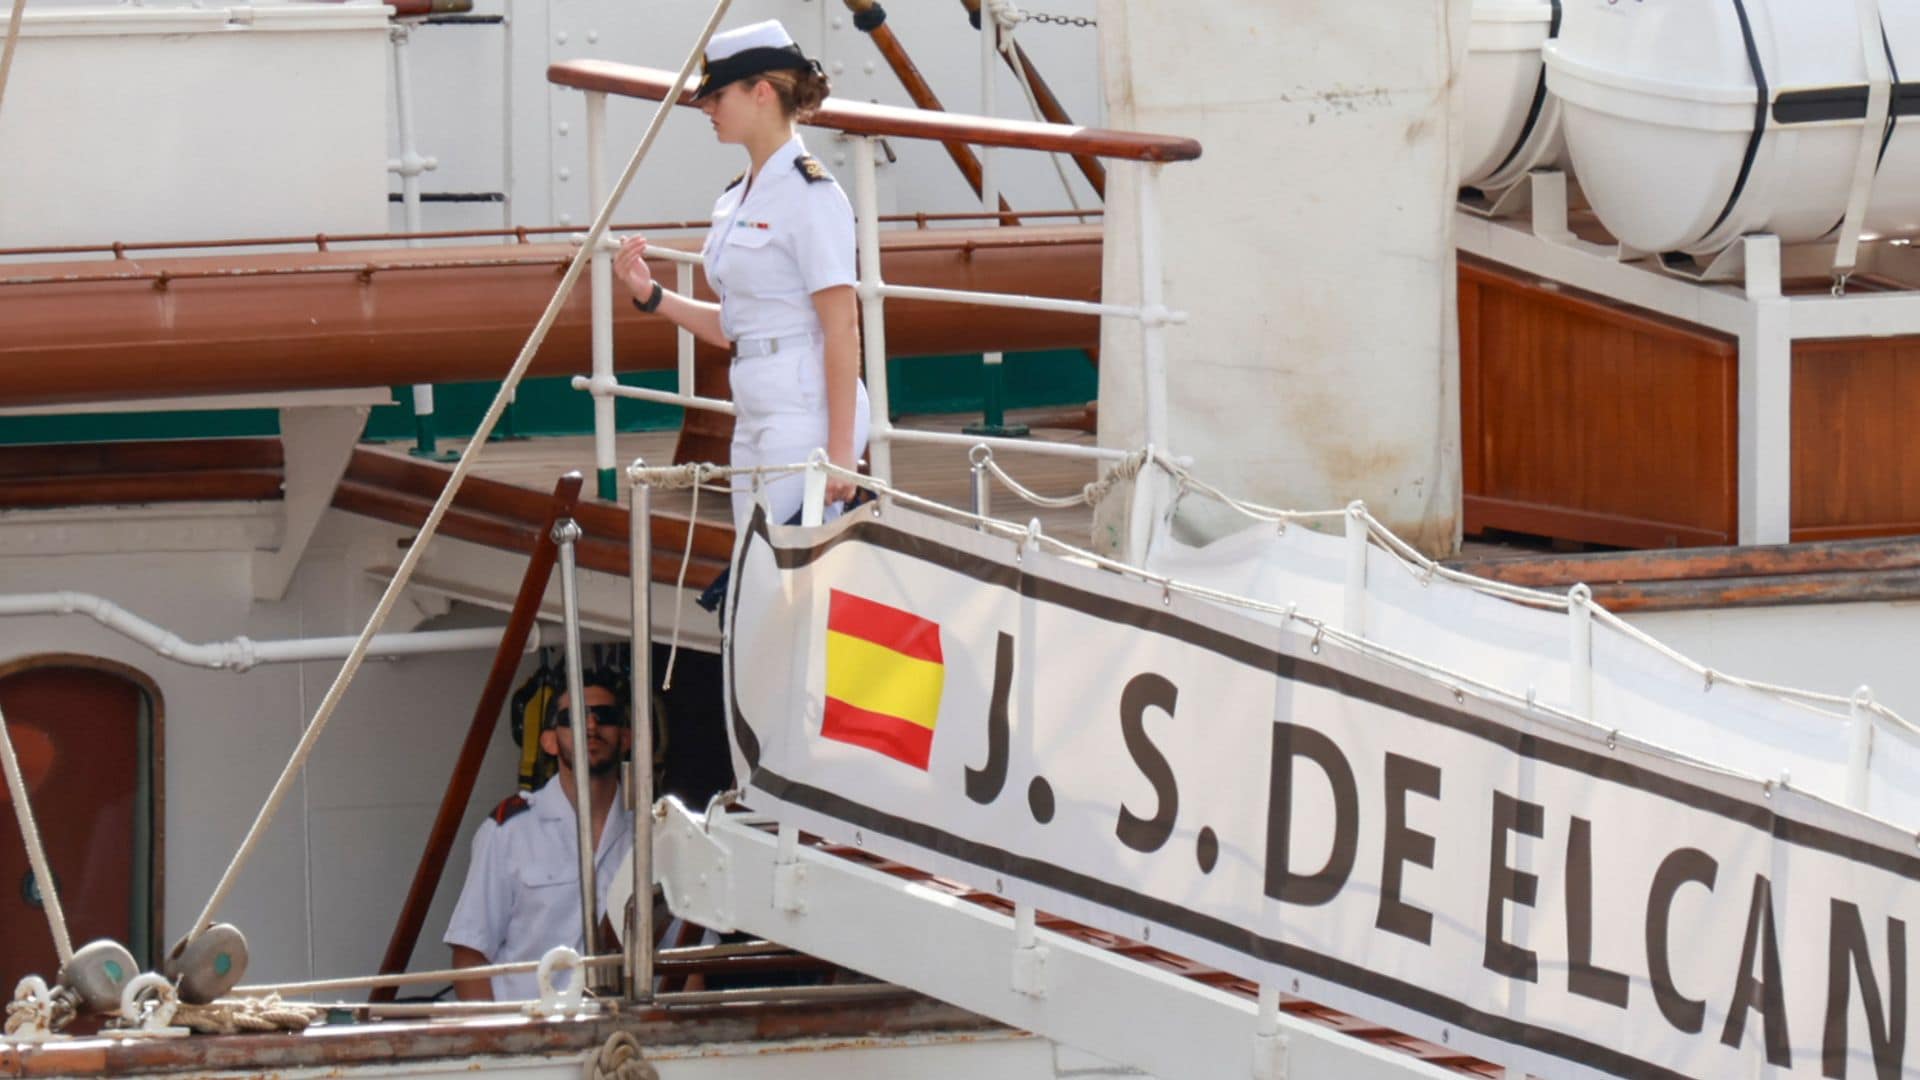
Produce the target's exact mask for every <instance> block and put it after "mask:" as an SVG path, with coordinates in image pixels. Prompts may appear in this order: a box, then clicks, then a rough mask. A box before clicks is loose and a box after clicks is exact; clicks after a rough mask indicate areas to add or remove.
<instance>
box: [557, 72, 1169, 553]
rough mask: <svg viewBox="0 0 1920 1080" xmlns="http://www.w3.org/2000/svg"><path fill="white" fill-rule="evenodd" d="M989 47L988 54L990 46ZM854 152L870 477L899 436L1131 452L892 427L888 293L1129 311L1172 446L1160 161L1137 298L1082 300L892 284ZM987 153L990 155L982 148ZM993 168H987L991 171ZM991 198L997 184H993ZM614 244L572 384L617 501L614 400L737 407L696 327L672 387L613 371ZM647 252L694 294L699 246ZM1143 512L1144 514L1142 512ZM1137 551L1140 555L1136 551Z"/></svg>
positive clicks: (1145, 383)
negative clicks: (699, 357)
mask: <svg viewBox="0 0 1920 1080" xmlns="http://www.w3.org/2000/svg"><path fill="white" fill-rule="evenodd" d="M988 55H991V54H990V53H989V54H988ZM586 96H587V157H588V162H589V165H588V170H587V173H588V187H589V197H590V199H591V200H592V201H593V204H594V205H596V206H597V205H600V203H601V202H603V201H604V200H605V198H606V195H607V192H606V189H605V179H604V172H605V170H604V169H603V168H602V167H601V164H600V163H601V161H602V159H603V157H604V155H605V149H606V147H605V142H606V122H605V116H606V98H607V94H606V92H604V91H598V90H588V91H586ZM849 138H850V141H851V142H852V144H853V145H852V150H853V153H852V155H851V163H852V166H853V206H854V218H855V224H856V230H855V236H856V244H857V247H858V252H859V261H860V266H859V282H858V284H857V286H856V292H857V293H858V295H859V297H860V311H861V335H860V336H861V349H862V359H863V362H864V367H865V369H866V384H867V393H868V396H869V398H870V399H871V402H872V410H873V415H872V419H871V427H870V434H869V437H868V446H867V454H868V459H869V461H870V462H871V465H872V471H873V475H874V476H876V477H878V478H879V479H880V480H882V481H883V482H886V483H888V484H890V483H891V481H892V479H893V452H892V451H893V446H894V445H895V444H896V443H902V442H919V443H928V444H939V445H954V446H962V447H972V446H976V445H987V446H992V447H999V448H1001V449H1006V450H1018V451H1023V452H1030V453H1039V454H1048V455H1053V456H1057V457H1071V458H1079V459H1083V460H1089V461H1095V462H1104V463H1108V464H1111V463H1114V462H1117V461H1120V460H1122V459H1124V458H1126V457H1127V456H1128V452H1127V451H1124V450H1117V449H1112V448H1106V447H1098V446H1075V445H1066V444H1058V443H1042V442H1037V441H1028V440H1024V439H1010V438H1001V437H993V436H978V437H976V436H961V435H951V434H947V433H943V432H931V431H919V430H914V429H907V428H899V427H895V426H894V424H893V422H892V410H891V392H890V390H889V387H888V380H887V351H886V342H887V331H886V314H885V308H886V301H887V300H888V299H898V300H918V301H931V302H935V303H954V304H968V305H973V306H978V307H992V308H1010V309H1016V310H1026V311H1052V312H1062V313H1068V314H1076V315H1092V316H1097V317H1099V318H1103V319H1130V320H1133V321H1135V322H1138V323H1139V324H1140V327H1141V365H1142V372H1141V376H1142V378H1141V396H1142V402H1141V404H1142V413H1143V416H1142V421H1143V429H1144V431H1145V434H1146V442H1147V443H1148V444H1149V445H1151V446H1153V447H1155V448H1156V449H1157V450H1158V451H1160V452H1163V453H1164V452H1165V451H1166V449H1167V445H1168V443H1167V404H1166V342H1165V329H1166V327H1168V326H1170V325H1176V324H1181V323H1184V322H1185V321H1186V319H1187V316H1186V313H1184V312H1176V311H1169V310H1168V309H1167V307H1166V305H1165V288H1164V282H1163V280H1162V276H1161V275H1162V270H1163V267H1162V259H1161V249H1160V237H1161V231H1160V208H1159V175H1160V169H1161V165H1160V163H1158V162H1145V161H1143V162H1137V163H1134V164H1135V165H1136V167H1137V168H1138V169H1139V174H1138V182H1137V184H1136V185H1135V191H1136V199H1135V206H1134V209H1135V212H1136V215H1137V217H1138V221H1139V230H1140V236H1139V244H1140V252H1139V262H1138V273H1139V278H1140V302H1139V303H1138V304H1135V305H1126V304H1107V303H1099V302H1089V301H1082V300H1068V299H1062V298H1059V297H1045V296H1022V295H1018V294H1012V293H994V292H978V291H970V290H963V289H940V288H931V287H923V286H913V285H889V284H887V283H886V281H885V280H884V279H883V278H882V276H881V266H880V211H879V183H878V177H877V166H876V157H875V153H874V143H875V142H876V141H877V140H878V139H879V138H880V136H877V135H861V136H849ZM981 149H982V151H983V157H984V158H986V160H987V161H989V162H990V161H991V158H990V156H988V155H986V154H985V153H984V152H985V151H987V150H988V149H990V148H988V147H984V146H983V147H981ZM989 175H990V174H989ZM987 190H988V192H989V197H990V198H991V197H992V195H991V192H992V187H991V184H989V185H988V188H987ZM618 246H619V245H618V244H617V243H615V242H613V241H612V240H611V239H610V238H609V239H608V240H606V241H603V242H602V243H601V245H600V246H599V248H598V249H597V250H596V251H595V252H594V253H593V264H592V265H593V274H592V277H591V279H590V282H589V287H590V288H591V289H592V294H593V299H592V334H593V347H592V355H593V371H592V374H591V375H590V376H584V377H583V376H575V377H574V379H573V380H572V382H571V385H572V387H573V388H574V389H575V390H581V391H585V392H587V393H589V394H591V395H593V398H594V466H595V471H596V473H597V476H598V489H599V494H600V497H601V498H603V499H607V500H613V499H615V498H617V496H618V484H617V481H616V479H615V470H616V468H617V467H618V464H619V463H618V461H617V460H616V450H615V445H614V422H613V418H614V413H613V403H614V401H615V399H618V398H627V399H630V400H635V401H650V402H655V403H657V404H662V405H673V406H678V407H680V408H687V409H704V410H707V411H709V412H717V413H722V414H725V415H733V411H734V410H733V405H732V403H731V402H729V401H723V400H720V399H717V398H709V397H703V396H701V395H699V394H698V393H697V392H696V390H695V385H694V363H693V344H694V343H693V335H692V333H691V332H689V331H688V330H686V329H685V328H681V329H680V330H679V331H678V338H677V343H678V355H677V357H676V361H677V363H676V368H677V378H676V381H675V389H674V390H671V391H665V390H653V389H648V388H644V387H635V386H624V385H622V384H621V383H620V382H619V380H618V379H617V378H616V377H615V374H614V370H613V275H612V257H613V252H614V251H616V250H617V249H618ZM647 254H648V256H649V257H653V258H660V259H663V260H666V261H670V262H673V263H675V264H676V266H675V275H676V276H675V287H676V291H678V292H680V293H682V294H683V295H684V294H688V293H690V292H691V291H692V286H693V268H694V267H695V266H699V265H701V264H702V263H703V261H704V260H703V259H702V258H701V256H700V255H699V254H698V253H696V252H687V251H677V250H673V249H668V248H652V249H649V250H648V253H647ZM1156 490H1157V488H1153V487H1151V486H1149V487H1148V489H1147V490H1144V491H1143V493H1142V497H1143V498H1146V499H1148V500H1150V501H1151V500H1152V499H1154V498H1155V494H1154V492H1155V491H1156ZM1142 520H1144V518H1142ZM1133 554H1139V552H1134V553H1133Z"/></svg>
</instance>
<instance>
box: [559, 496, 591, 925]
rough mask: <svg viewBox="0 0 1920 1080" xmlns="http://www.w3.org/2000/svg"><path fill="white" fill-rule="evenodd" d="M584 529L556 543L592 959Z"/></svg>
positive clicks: (564, 528)
mask: <svg viewBox="0 0 1920 1080" xmlns="http://www.w3.org/2000/svg"><path fill="white" fill-rule="evenodd" d="M580 535H581V533H580V526H579V525H578V524H577V523H575V522H574V520H573V519H572V518H568V519H566V520H565V521H561V522H559V523H558V524H556V525H554V527H553V542H554V543H555V544H556V545H558V546H559V549H560V602H561V617H562V620H563V622H564V624H565V625H564V630H565V632H566V643H567V703H568V708H567V713H568V718H567V720H568V724H569V726H570V727H571V728H572V730H573V735H572V742H573V762H572V764H573V803H574V806H573V813H574V823H575V825H576V826H578V827H577V829H576V830H575V836H576V838H577V840H578V842H579V845H580V847H579V854H580V940H581V941H582V942H583V943H584V945H585V948H586V952H587V954H588V955H592V954H593V952H594V948H593V937H594V933H593V932H594V928H595V927H597V926H599V925H600V920H599V917H598V913H597V910H596V909H597V908H598V906H599V903H598V901H599V896H598V895H597V888H598V884H599V882H598V879H597V876H596V875H595V874H594V870H593V855H594V851H593V783H592V769H591V768H590V767H589V761H588V758H587V717H588V716H589V715H591V714H590V713H588V712H587V701H586V696H587V694H586V686H585V683H586V676H585V673H584V672H582V671H581V670H580V582H579V552H578V551H577V550H575V548H576V545H577V544H578V542H579V540H580Z"/></svg>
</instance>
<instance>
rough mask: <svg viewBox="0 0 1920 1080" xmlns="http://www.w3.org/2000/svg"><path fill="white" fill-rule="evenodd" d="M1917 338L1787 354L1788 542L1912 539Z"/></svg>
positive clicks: (1916, 490) (1919, 497)
mask: <svg viewBox="0 0 1920 1080" xmlns="http://www.w3.org/2000/svg"><path fill="white" fill-rule="evenodd" d="M1916 407H1920V338H1913V337H1906V338H1881V339H1849V340H1844V341H1807V342H1801V343H1799V344H1797V345H1796V346H1794V350H1793V420H1792V427H1791V430H1792V432H1793V455H1792V459H1793V466H1792V467H1793V499H1792V522H1793V538H1794V539H1795V540H1828V539H1844V538H1848V537H1862V536H1892V535H1910V534H1913V533H1920V435H1916V428H1915V424H1914V416H1915V412H1916Z"/></svg>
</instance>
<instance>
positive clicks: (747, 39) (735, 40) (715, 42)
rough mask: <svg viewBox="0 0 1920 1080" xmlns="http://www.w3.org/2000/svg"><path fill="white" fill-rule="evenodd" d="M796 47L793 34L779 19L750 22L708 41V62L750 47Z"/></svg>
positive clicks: (724, 57) (722, 58) (716, 35)
mask: <svg viewBox="0 0 1920 1080" xmlns="http://www.w3.org/2000/svg"><path fill="white" fill-rule="evenodd" d="M793 47H794V41H793V35H792V34H789V33H787V28H786V27H784V26H782V25H780V20H779V19H768V20H766V21H765V22H757V23H749V24H748V25H746V26H741V27H736V28H734V29H732V30H727V31H724V32H722V33H718V34H715V35H713V37H712V38H710V39H708V41H707V63H709V64H711V63H713V62H714V61H716V60H725V59H726V58H727V57H729V56H734V55H736V54H738V53H743V52H745V51H747V50H748V49H790V48H793Z"/></svg>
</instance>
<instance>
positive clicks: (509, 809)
mask: <svg viewBox="0 0 1920 1080" xmlns="http://www.w3.org/2000/svg"><path fill="white" fill-rule="evenodd" d="M531 809H533V804H532V803H530V802H528V801H527V800H526V799H525V798H523V797H521V796H519V795H509V796H507V797H506V798H504V799H502V800H500V805H499V806H496V807H494V808H493V813H491V814H489V815H487V816H489V817H491V818H493V823H494V824H495V825H505V824H506V823H507V822H509V821H512V820H513V819H514V818H516V817H518V816H520V815H521V814H524V813H526V812H527V811H529V810H531Z"/></svg>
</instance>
